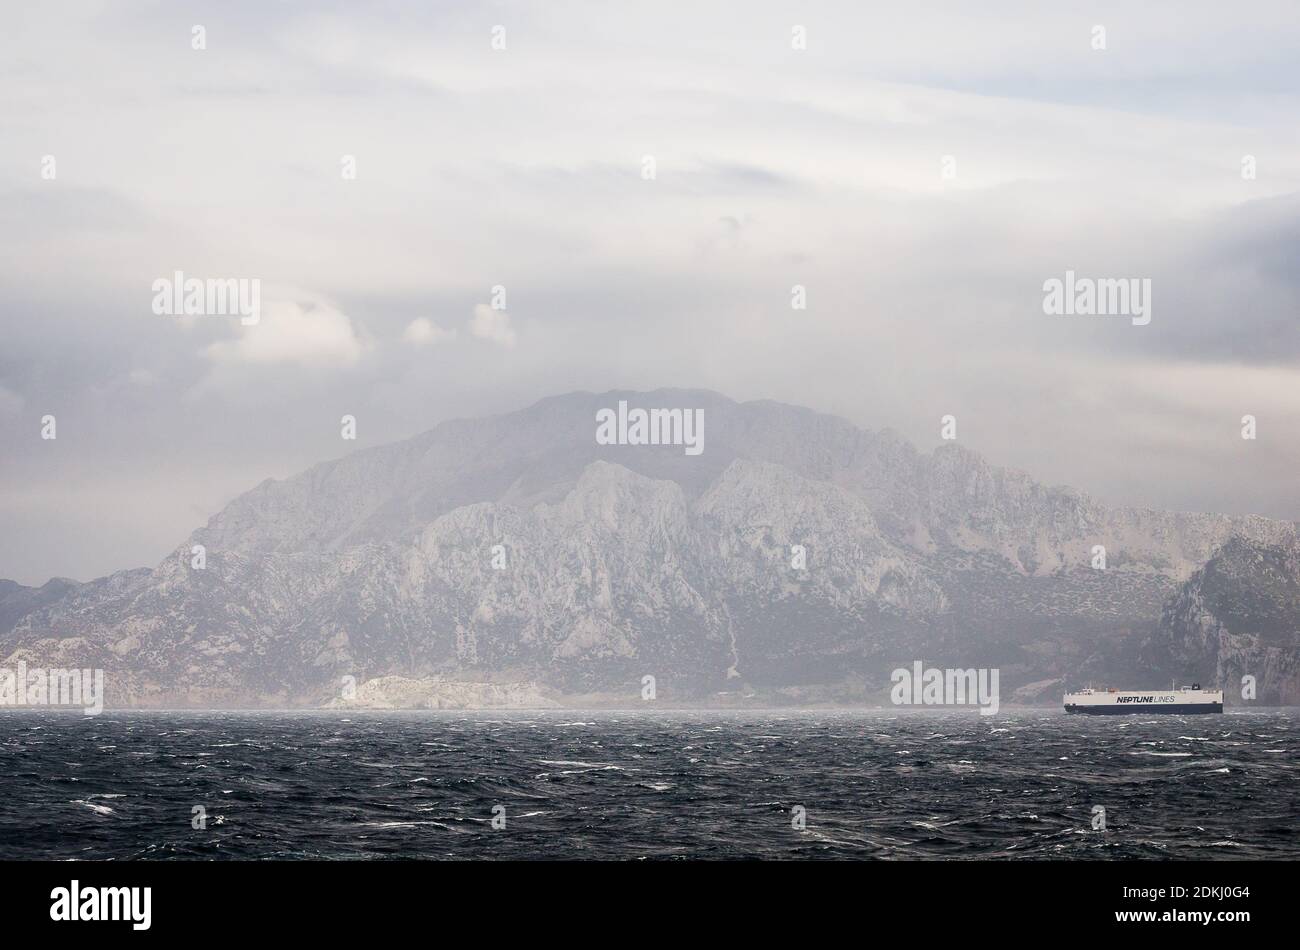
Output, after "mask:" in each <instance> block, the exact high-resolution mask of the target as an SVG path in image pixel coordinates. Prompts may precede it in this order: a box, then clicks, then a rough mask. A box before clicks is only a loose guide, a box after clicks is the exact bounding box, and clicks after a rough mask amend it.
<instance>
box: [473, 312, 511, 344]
mask: <svg viewBox="0 0 1300 950" xmlns="http://www.w3.org/2000/svg"><path fill="white" fill-rule="evenodd" d="M469 332H470V333H472V334H474V335H475V336H476V337H479V338H480V339H483V340H491V341H492V342H493V343H499V344H500V345H501V346H514V345H515V331H514V328H512V327H511V326H510V314H508V313H506V312H505V311H504V310H493V309H492V308H491V307H489V306H488V305H487V304H485V303H481V304H478V305H477V306H475V307H474V319H473V320H471V321H470V325H469Z"/></svg>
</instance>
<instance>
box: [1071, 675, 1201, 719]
mask: <svg viewBox="0 0 1300 950" xmlns="http://www.w3.org/2000/svg"><path fill="white" fill-rule="evenodd" d="M1065 711H1066V712H1069V713H1086V714H1088V715H1093V716H1115V715H1121V714H1123V713H1170V714H1173V715H1178V716H1187V715H1196V714H1198V713H1221V712H1223V690H1221V689H1201V684H1200V683H1194V684H1192V685H1191V686H1184V687H1182V688H1181V689H1141V690H1139V689H1093V688H1092V687H1091V686H1090V687H1088V688H1087V689H1081V690H1079V692H1077V693H1066V694H1065Z"/></svg>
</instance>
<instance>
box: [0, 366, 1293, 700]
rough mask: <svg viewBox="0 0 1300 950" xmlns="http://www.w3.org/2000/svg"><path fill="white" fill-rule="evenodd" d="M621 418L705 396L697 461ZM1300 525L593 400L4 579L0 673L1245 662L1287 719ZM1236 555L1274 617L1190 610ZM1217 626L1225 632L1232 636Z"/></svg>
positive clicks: (800, 419)
mask: <svg viewBox="0 0 1300 950" xmlns="http://www.w3.org/2000/svg"><path fill="white" fill-rule="evenodd" d="M619 400H628V401H629V403H630V404H633V405H639V406H645V407H652V406H658V407H676V408H684V409H701V410H703V418H704V420H705V426H704V451H703V453H701V454H700V455H698V456H689V455H686V454H685V453H684V452H683V451H682V448H681V447H680V446H674V445H599V444H597V443H596V440H595V438H594V431H595V419H596V412H597V411H598V410H600V409H602V408H607V407H610V406H612V405H615V404H616V403H617V401H619ZM1295 539H1296V526H1295V525H1294V524H1293V523H1289V522H1279V521H1272V520H1269V519H1265V518H1259V517H1253V516H1251V517H1230V516H1225V515H1215V514H1184V513H1171V512H1160V511H1152V510H1147V509H1113V508H1107V507H1105V506H1103V505H1100V504H1099V503H1097V502H1095V501H1094V500H1092V499H1090V498H1088V496H1086V495H1084V494H1082V493H1080V492H1076V491H1073V490H1071V489H1067V488H1049V487H1045V486H1043V485H1040V484H1039V483H1037V482H1035V481H1033V480H1032V479H1031V478H1029V476H1027V475H1024V474H1023V473H1019V472H1015V471H1011V470H1007V469H1001V468H998V467H996V466H993V465H990V464H989V463H987V462H986V461H985V460H984V459H982V458H981V457H980V456H979V455H977V454H976V453H974V452H971V451H969V450H967V449H965V448H962V447H960V446H958V445H955V444H945V445H944V446H942V447H940V448H938V449H936V450H935V451H934V452H932V453H930V454H924V453H921V452H919V451H917V450H916V449H915V448H914V447H912V446H911V445H910V444H909V443H907V442H906V441H905V440H903V439H901V438H900V437H898V436H897V435H895V434H892V433H889V432H881V433H873V432H868V431H865V430H862V429H858V428H856V427H854V426H852V425H851V424H849V423H847V422H845V421H843V420H841V419H837V418H835V417H832V416H826V415H822V414H819V413H815V412H812V411H810V410H806V409H800V408H797V407H792V406H786V405H782V404H779V403H772V402H750V403H736V402H733V401H731V400H729V399H727V398H726V397H723V396H720V395H718V394H716V393H710V392H704V391H696V390H659V391H656V392H652V393H628V392H614V393H605V394H591V393H573V394H569V395H567V396H561V397H554V398H551V399H546V400H543V401H542V402H539V403H537V404H536V405H534V406H532V407H529V408H528V409H525V410H521V411H519V412H515V413H508V414H505V415H501V416H494V417H490V418H487V419H481V420H460V421H455V422H448V423H444V424H442V425H439V426H437V427H435V428H434V429H432V430H430V431H429V432H426V433H424V434H422V435H419V436H416V437H414V438H412V439H410V440H407V441H405V442H400V443H395V444H392V445H385V446H379V447H376V448H372V449H365V450H361V451H357V452H354V453H352V454H350V455H347V456H345V457H343V458H340V459H337V460H334V461H330V462H325V463H322V464H320V465H317V466H314V467H313V468H311V469H309V470H308V471H306V472H304V473H302V474H300V475H298V476H295V477H293V478H290V479H286V480H283V481H267V482H263V483H262V484H260V485H258V486H257V487H255V488H254V489H253V490H251V491H249V492H247V493H246V494H244V495H243V496H241V497H239V498H237V499H236V500H235V501H233V502H231V503H230V504H229V505H228V506H226V508H224V509H223V510H222V511H221V512H219V513H218V514H217V515H215V516H214V517H213V518H212V519H210V520H209V522H208V524H207V525H205V526H204V527H202V528H199V529H198V530H196V531H195V532H194V533H193V534H192V536H191V537H190V538H189V539H187V540H186V541H185V542H184V543H183V544H182V545H180V546H179V547H178V548H177V550H176V551H175V552H174V553H173V554H172V555H171V556H170V557H168V558H167V559H165V560H164V561H163V563H161V564H160V565H158V566H157V567H156V568H154V569H152V570H136V571H124V572H119V573H118V574H114V575H111V576H110V577H108V578H101V579H100V580H97V581H93V582H90V583H88V584H81V585H78V584H75V583H74V582H59V583H58V584H57V585H56V586H55V587H51V585H46V587H43V588H20V587H18V585H12V584H8V585H4V586H0V656H6V657H7V659H6V660H3V661H0V666H10V665H12V664H13V663H16V662H17V660H18V659H27V661H28V663H29V665H30V664H33V663H36V664H39V663H45V664H47V665H51V666H73V665H76V666H81V667H85V666H98V667H103V668H104V669H105V670H106V671H107V673H108V681H109V684H110V685H109V697H108V698H109V702H110V703H116V704H119V705H126V704H168V705H182V704H196V705H226V704H231V705H295V704H311V705H316V704H320V703H323V702H329V701H331V700H333V699H337V698H338V693H339V690H340V688H341V687H340V684H341V683H343V682H344V681H345V678H347V677H352V678H353V679H354V680H355V681H357V682H361V683H362V684H364V683H365V682H367V681H369V680H373V679H378V678H381V677H403V678H407V679H410V680H414V681H422V680H423V681H428V680H431V679H432V680H436V681H438V682H449V681H464V682H477V683H488V682H498V681H499V682H502V683H504V682H528V683H536V684H538V688H539V689H545V690H551V691H553V692H554V693H556V694H567V695H573V694H601V693H604V694H609V695H612V696H615V697H618V696H627V697H632V698H638V697H639V696H640V693H641V690H642V684H643V681H644V678H645V677H646V676H652V677H654V682H655V683H656V687H657V689H658V690H659V691H660V694H661V695H663V696H665V697H667V698H678V699H690V698H692V697H696V698H702V697H708V696H711V695H715V694H717V693H718V692H719V691H727V692H728V693H731V692H735V691H739V692H741V693H745V694H753V695H755V696H757V697H760V698H761V697H771V696H774V695H790V691H791V690H795V691H796V693H797V691H798V690H812V691H814V692H815V691H824V690H825V689H827V688H830V687H834V688H835V689H837V690H839V693H837V695H845V696H848V697H850V698H852V697H854V696H859V697H867V696H870V695H873V692H872V691H873V690H874V689H876V687H877V686H878V685H879V684H883V683H887V681H888V675H889V672H890V670H892V669H893V668H894V667H895V666H898V665H907V664H910V663H911V662H912V660H914V659H923V660H925V661H926V662H927V663H929V664H933V665H939V666H960V667H963V668H965V667H971V666H997V667H999V668H1000V669H1002V683H1003V689H1004V690H1007V691H1010V690H1014V689H1016V688H1021V687H1026V686H1029V685H1037V686H1038V687H1039V689H1038V693H1041V694H1042V696H1043V697H1047V696H1049V695H1050V694H1052V693H1053V692H1055V689H1054V688H1053V687H1044V686H1043V685H1042V684H1055V683H1058V682H1064V681H1071V680H1072V678H1078V677H1081V676H1085V675H1087V676H1101V677H1106V676H1116V677H1127V678H1128V679H1125V680H1124V682H1125V683H1126V684H1128V683H1129V681H1130V680H1132V679H1133V678H1138V679H1143V682H1142V683H1132V684H1131V685H1135V686H1136V685H1157V684H1159V683H1164V682H1167V679H1166V676H1167V674H1169V673H1171V672H1175V671H1177V672H1181V671H1183V670H1186V671H1187V672H1188V673H1189V675H1192V676H1198V675H1199V678H1200V679H1202V680H1208V679H1210V678H1211V676H1210V671H1209V670H1203V671H1202V668H1203V667H1205V666H1206V665H1208V664H1213V665H1214V672H1215V673H1216V674H1217V675H1222V676H1224V677H1227V676H1229V675H1232V676H1236V675H1238V673H1237V670H1238V669H1242V670H1245V669H1246V668H1247V667H1249V668H1250V669H1258V670H1259V671H1260V672H1259V674H1258V677H1259V679H1258V682H1259V690H1260V692H1259V700H1260V701H1265V700H1266V699H1267V698H1268V697H1280V698H1282V699H1283V700H1285V701H1293V700H1291V699H1286V697H1293V696H1294V695H1295V693H1294V682H1293V668H1292V666H1290V665H1289V663H1288V662H1287V651H1288V650H1289V651H1290V656H1291V657H1294V656H1295V655H1296V650H1295V644H1294V636H1295V633H1294V632H1295V630H1296V629H1297V627H1300V622H1298V621H1300V609H1297V607H1296V601H1295V599H1294V598H1293V597H1292V596H1291V595H1290V594H1289V593H1288V591H1289V590H1290V588H1287V587H1286V586H1285V584H1284V583H1283V581H1282V580H1281V579H1282V578H1285V577H1287V576H1288V575H1287V571H1292V573H1291V574H1290V575H1289V577H1290V578H1291V582H1293V583H1294V582H1295V579H1296V577H1297V576H1300V575H1297V574H1296V573H1295V572H1294V567H1295V561H1294V560H1293V559H1288V556H1286V555H1278V556H1277V557H1274V556H1273V555H1266V554H1260V555H1259V558H1258V559H1256V560H1251V559H1250V557H1248V556H1247V555H1245V554H1241V553H1237V552H1238V551H1239V550H1240V551H1243V552H1244V551H1254V552H1270V551H1286V550H1290V546H1293V545H1294V544H1295ZM196 545H199V546H202V547H203V549H204V551H205V559H206V563H205V565H204V567H203V568H202V569H195V568H194V567H193V566H191V562H192V554H191V551H192V549H193V548H194V547H195V546H196ZM1098 545H1101V546H1104V547H1105V551H1106V564H1105V569H1098V568H1097V567H1095V566H1094V562H1095V558H1096V554H1095V548H1096V546H1098ZM1279 558H1280V559H1279ZM1229 566H1231V567H1232V570H1233V571H1234V572H1235V573H1234V574H1233V576H1234V577H1236V578H1238V580H1237V582H1236V587H1234V588H1233V589H1234V590H1236V591H1238V600H1239V601H1241V602H1242V603H1245V602H1246V601H1248V600H1249V595H1250V591H1251V581H1250V577H1251V576H1252V575H1251V571H1262V572H1264V574H1263V575H1262V576H1267V578H1269V579H1270V580H1269V586H1268V587H1267V591H1266V596H1264V600H1265V601H1266V603H1263V604H1262V606H1258V607H1243V606H1241V605H1240V604H1238V606H1237V607H1235V608H1233V609H1232V610H1225V608H1224V607H1223V606H1222V602H1221V601H1215V600H1213V598H1211V600H1212V601H1213V603H1212V606H1211V607H1206V606H1205V604H1206V600H1205V595H1204V594H1202V595H1200V597H1199V599H1197V595H1196V593H1195V592H1196V591H1205V590H1210V591H1216V590H1220V588H1221V587H1222V584H1223V582H1222V577H1223V572H1224V571H1226V570H1228V568H1229ZM1207 571H1209V574H1207V573H1206V572H1207ZM52 583H54V582H52ZM46 588H50V589H49V590H47V589H46ZM1184 602H1185V603H1186V606H1185V607H1177V605H1178V604H1180V603H1184ZM1234 603H1235V602H1234ZM1215 610H1217V611H1218V612H1215ZM1171 611H1172V612H1171ZM1260 611H1263V613H1260ZM1211 617H1212V618H1213V621H1211V620H1210V619H1207V618H1211ZM1261 617H1267V618H1271V619H1269V621H1268V623H1269V624H1272V626H1267V631H1264V630H1262V629H1261V630H1259V631H1254V628H1253V627H1252V625H1254V626H1259V623H1260V622H1261V620H1260V618H1261ZM1215 624H1217V625H1218V626H1217V627H1216V626H1215ZM1242 624H1245V627H1241V625H1242ZM1234 625H1235V626H1234ZM1239 627H1240V628H1241V629H1242V630H1243V632H1242V633H1237V632H1236V631H1237V630H1238V628H1239ZM1246 627H1250V628H1251V629H1250V630H1246ZM1211 628H1213V629H1216V630H1227V631H1229V632H1228V633H1227V634H1226V636H1228V637H1229V638H1230V639H1229V640H1224V639H1223V636H1225V635H1221V634H1216V635H1215V636H1218V637H1219V639H1218V640H1217V641H1216V642H1217V643H1219V644H1220V645H1219V647H1218V648H1217V649H1214V648H1212V647H1211V645H1210V640H1209V639H1207V636H1208V634H1206V631H1207V630H1209V629H1211ZM1279 631H1281V632H1279ZM1286 631H1290V635H1291V636H1292V638H1293V639H1292V640H1291V641H1289V643H1290V645H1289V646H1288V641H1286V640H1285V636H1284V634H1285V632H1286ZM1251 636H1255V639H1253V640H1252V639H1250V637H1251ZM1210 639H1213V638H1210ZM1225 644H1227V645H1226V646H1225ZM1270 651H1273V652H1270ZM1278 651H1280V652H1278ZM471 694H472V691H471ZM548 695H550V694H548ZM1035 695H1037V694H1035ZM1057 698H1058V699H1059V697H1057Z"/></svg>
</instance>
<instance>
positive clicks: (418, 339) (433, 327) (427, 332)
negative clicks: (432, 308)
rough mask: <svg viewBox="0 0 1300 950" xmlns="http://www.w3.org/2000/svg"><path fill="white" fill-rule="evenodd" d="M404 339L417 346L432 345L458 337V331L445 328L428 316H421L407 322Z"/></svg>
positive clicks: (403, 334)
mask: <svg viewBox="0 0 1300 950" xmlns="http://www.w3.org/2000/svg"><path fill="white" fill-rule="evenodd" d="M402 339H403V340H405V341H406V342H407V343H414V344H415V345H416V346H432V345H434V344H436V343H441V342H443V341H444V340H454V339H456V331H455V330H444V329H443V328H442V327H440V326H438V324H436V323H434V322H433V321H432V320H430V319H429V318H428V317H420V318H418V319H416V320H412V321H411V322H410V323H409V324H407V327H406V330H405V331H403V333H402Z"/></svg>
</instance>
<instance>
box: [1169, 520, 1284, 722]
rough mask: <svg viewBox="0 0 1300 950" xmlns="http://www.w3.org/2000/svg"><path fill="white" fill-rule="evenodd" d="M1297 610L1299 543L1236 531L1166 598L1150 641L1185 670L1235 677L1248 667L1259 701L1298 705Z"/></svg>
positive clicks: (1235, 680)
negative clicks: (1244, 535)
mask: <svg viewBox="0 0 1300 950" xmlns="http://www.w3.org/2000/svg"><path fill="white" fill-rule="evenodd" d="M1298 618H1300V544H1296V543H1295V542H1294V541H1291V542H1290V543H1285V544H1277V545H1271V544H1263V543H1260V542H1258V541H1252V540H1249V539H1246V538H1240V537H1238V538H1233V539H1232V540H1230V541H1229V542H1228V543H1227V544H1225V545H1224V546H1223V547H1221V548H1220V549H1219V550H1218V551H1216V552H1215V554H1214V556H1213V557H1212V558H1210V560H1209V562H1208V563H1206V565H1205V566H1204V567H1202V568H1201V569H1200V570H1198V571H1197V572H1196V573H1195V574H1194V575H1192V578H1191V580H1189V581H1188V583H1187V584H1185V585H1184V586H1183V587H1182V588H1181V589H1180V590H1179V591H1178V593H1177V595H1176V596H1174V597H1173V598H1172V599H1171V600H1170V601H1169V603H1168V604H1166V605H1165V608H1164V611H1163V614H1162V616H1161V621H1160V631H1159V639H1157V641H1156V643H1155V644H1154V645H1155V647H1156V649H1157V652H1158V653H1167V655H1168V656H1170V657H1172V658H1173V660H1174V661H1175V670H1176V672H1178V673H1179V674H1181V675H1182V676H1183V677H1185V678H1186V677H1189V676H1201V677H1205V678H1207V679H1209V680H1210V681H1211V682H1217V683H1226V684H1234V685H1237V684H1240V683H1241V681H1242V677H1243V676H1247V675H1252V676H1254V677H1255V679H1256V686H1257V691H1258V692H1257V696H1256V699H1257V701H1258V702H1259V703H1260V704H1262V705H1267V706H1294V705H1300V623H1297V619H1298ZM1161 648H1163V649H1161Z"/></svg>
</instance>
